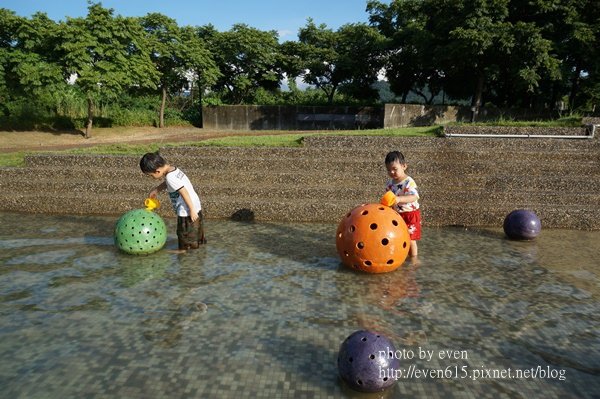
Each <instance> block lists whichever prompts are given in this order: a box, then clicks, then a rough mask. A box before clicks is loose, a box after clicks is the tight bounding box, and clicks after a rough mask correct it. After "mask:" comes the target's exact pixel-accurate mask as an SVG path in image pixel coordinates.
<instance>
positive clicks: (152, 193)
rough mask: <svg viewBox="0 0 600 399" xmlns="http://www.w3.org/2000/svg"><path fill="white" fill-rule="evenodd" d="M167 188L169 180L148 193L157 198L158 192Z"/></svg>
mask: <svg viewBox="0 0 600 399" xmlns="http://www.w3.org/2000/svg"><path fill="white" fill-rule="evenodd" d="M166 189H167V182H162V183H160V184H159V185H158V186H156V187H154V189H153V190H152V191H150V194H148V196H149V197H150V198H156V196H157V195H158V193H160V192H161V191H165V190H166Z"/></svg>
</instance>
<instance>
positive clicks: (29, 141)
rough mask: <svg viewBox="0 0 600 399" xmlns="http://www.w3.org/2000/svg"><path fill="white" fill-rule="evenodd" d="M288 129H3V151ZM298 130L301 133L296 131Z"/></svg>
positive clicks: (0, 136) (0, 138) (182, 139)
mask: <svg viewBox="0 0 600 399" xmlns="http://www.w3.org/2000/svg"><path fill="white" fill-rule="evenodd" d="M289 133H290V132H287V131H277V132H273V131H268V132H266V131H260V132H257V131H206V130H204V129H200V128H194V127H167V128H163V129H158V128H155V127H126V128H95V129H93V130H92V134H91V137H89V138H87V139H86V138H85V137H84V135H83V132H81V131H64V132H54V131H53V132H40V131H10V132H7V131H0V152H3V153H6V152H17V151H51V150H64V149H70V148H79V147H92V146H96V145H102V144H116V143H161V142H185V141H199V140H206V139H209V138H215V137H225V136H245V135H265V134H269V135H272V134H289ZM295 133H298V132H295Z"/></svg>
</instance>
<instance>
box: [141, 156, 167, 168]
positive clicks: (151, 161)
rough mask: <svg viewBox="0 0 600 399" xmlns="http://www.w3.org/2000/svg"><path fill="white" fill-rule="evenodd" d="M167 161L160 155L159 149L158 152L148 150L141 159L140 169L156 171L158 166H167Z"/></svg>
mask: <svg viewBox="0 0 600 399" xmlns="http://www.w3.org/2000/svg"><path fill="white" fill-rule="evenodd" d="M166 164H167V161H165V159H164V158H163V157H161V156H160V154H159V153H158V151H156V152H147V153H146V154H144V156H143V157H142V159H140V169H141V170H142V172H144V173H152V172H156V170H157V169H158V168H160V167H161V166H165V165H166Z"/></svg>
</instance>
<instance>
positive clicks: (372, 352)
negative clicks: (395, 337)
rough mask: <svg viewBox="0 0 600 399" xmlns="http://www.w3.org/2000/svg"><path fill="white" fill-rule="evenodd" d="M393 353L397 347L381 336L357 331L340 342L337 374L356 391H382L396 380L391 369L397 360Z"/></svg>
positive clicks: (394, 366)
mask: <svg viewBox="0 0 600 399" xmlns="http://www.w3.org/2000/svg"><path fill="white" fill-rule="evenodd" d="M395 353H396V347H395V346H394V344H393V343H392V341H390V340H389V339H388V338H386V337H384V336H383V335H381V334H378V333H375V332H372V331H367V330H360V331H356V332H354V333H352V334H351V335H350V336H349V337H348V338H346V340H345V341H344V342H342V345H340V351H339V353H338V371H339V373H340V377H342V379H343V380H344V381H345V382H346V383H347V384H348V385H349V386H350V387H351V388H352V389H355V390H357V391H362V392H378V391H383V390H385V389H387V388H389V387H390V386H392V385H394V383H395V382H396V380H395V378H394V375H395V373H394V371H393V370H397V369H398V368H399V366H400V362H399V360H398V359H397V358H396V357H395V356H394V354H395Z"/></svg>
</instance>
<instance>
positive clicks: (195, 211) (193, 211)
mask: <svg viewBox="0 0 600 399" xmlns="http://www.w3.org/2000/svg"><path fill="white" fill-rule="evenodd" d="M179 194H181V197H182V198H183V200H184V201H185V204H186V205H187V206H188V209H189V210H190V217H191V218H192V222H195V221H196V220H197V219H198V212H199V210H198V209H196V208H194V201H192V198H191V197H190V193H189V192H188V190H187V188H185V187H181V188H180V189H179Z"/></svg>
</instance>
